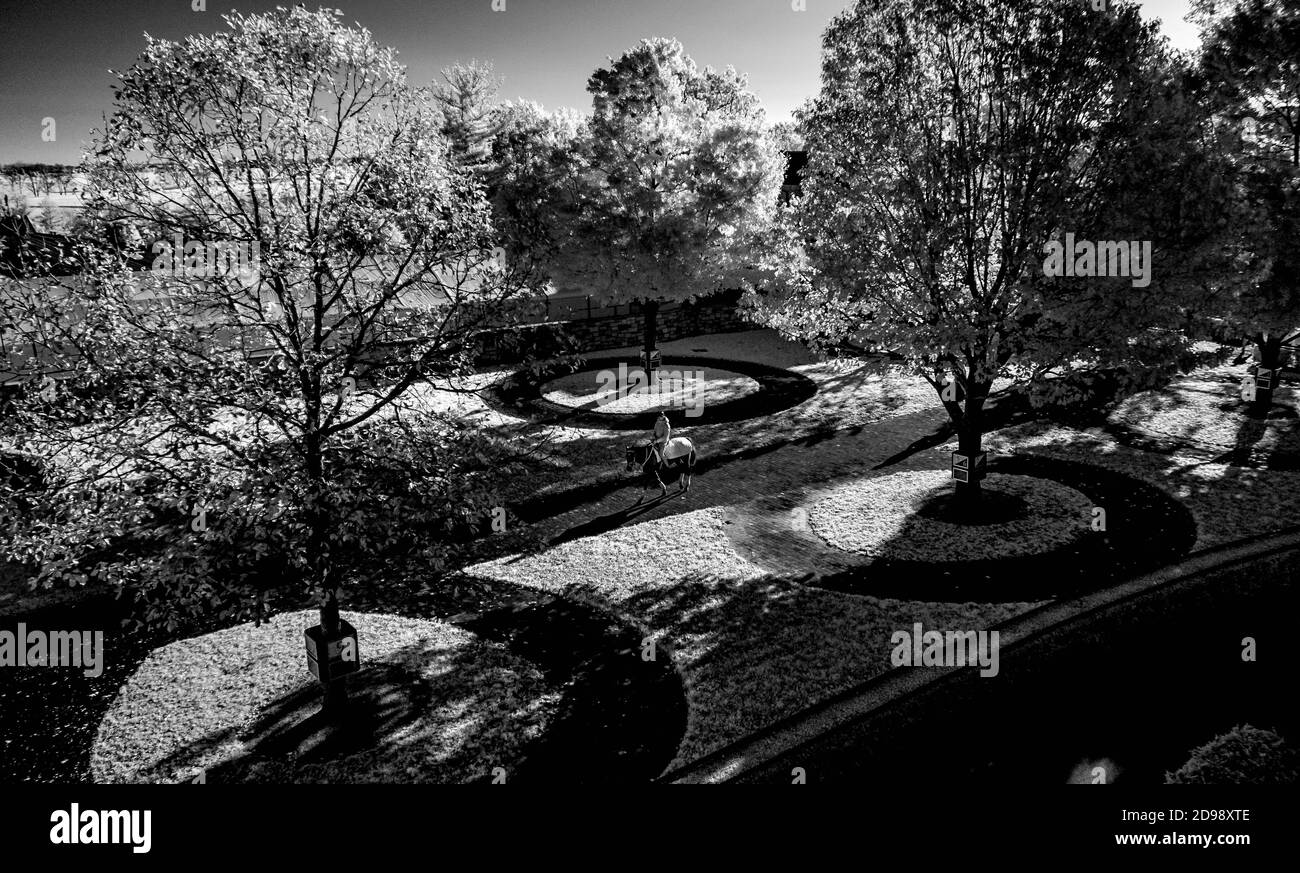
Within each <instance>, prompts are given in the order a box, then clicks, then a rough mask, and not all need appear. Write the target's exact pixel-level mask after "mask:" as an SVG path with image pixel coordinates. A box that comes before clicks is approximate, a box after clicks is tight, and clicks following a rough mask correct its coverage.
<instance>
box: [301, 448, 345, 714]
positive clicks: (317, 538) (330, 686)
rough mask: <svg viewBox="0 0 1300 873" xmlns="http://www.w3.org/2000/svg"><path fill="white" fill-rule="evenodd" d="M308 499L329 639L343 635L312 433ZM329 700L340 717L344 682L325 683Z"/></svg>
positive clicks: (312, 552) (314, 576)
mask: <svg viewBox="0 0 1300 873" xmlns="http://www.w3.org/2000/svg"><path fill="white" fill-rule="evenodd" d="M306 454H307V459H306V460H307V479H308V491H307V493H308V500H309V501H310V505H309V507H308V511H307V523H308V529H309V534H308V544H307V555H308V561H310V576H311V579H310V581H311V585H312V588H313V589H314V590H316V591H318V592H320V594H321V596H322V601H321V607H320V626H321V629H322V630H323V631H324V632H325V636H326V637H327V638H329V637H334V636H336V635H337V634H338V632H339V621H340V619H339V600H338V586H337V585H336V584H335V582H334V579H333V574H332V573H331V572H330V569H331V568H330V560H331V557H330V554H329V513H328V510H327V509H326V507H325V461H324V448H323V446H322V445H321V440H320V435H319V434H318V433H315V432H314V431H313V432H310V433H308V434H307V438H306ZM323 684H324V686H325V698H324V700H323V702H322V704H321V711H322V712H324V713H325V714H326V715H327V716H329V717H331V718H335V719H337V718H339V717H340V716H341V715H342V713H343V710H344V709H345V708H346V707H347V689H346V688H345V687H344V684H343V681H342V680H335V681H333V682H326V683H323Z"/></svg>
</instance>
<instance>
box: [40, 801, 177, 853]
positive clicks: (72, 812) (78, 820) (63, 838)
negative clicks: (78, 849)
mask: <svg viewBox="0 0 1300 873" xmlns="http://www.w3.org/2000/svg"><path fill="white" fill-rule="evenodd" d="M152 819H153V812H152V810H148V809H145V810H139V809H82V808H81V805H80V804H76V803H74V804H72V805H71V808H70V809H56V810H54V812H52V813H50V823H51V824H52V825H53V827H51V828H50V842H51V843H53V844H55V845H56V846H57V845H64V846H75V845H95V844H99V845H105V844H107V845H128V846H130V847H131V851H132V852H134V853H135V854H137V855H145V854H148V853H149V849H150V848H152V846H153V837H152V834H151V832H152V830H153V821H152Z"/></svg>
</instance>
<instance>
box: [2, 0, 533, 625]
mask: <svg viewBox="0 0 1300 873" xmlns="http://www.w3.org/2000/svg"><path fill="white" fill-rule="evenodd" d="M338 16H339V13H336V12H332V11H326V10H322V11H318V12H310V11H308V10H306V9H304V8H302V7H297V8H294V9H290V10H285V9H281V10H278V11H276V12H274V13H269V14H264V15H230V16H227V17H226V19H225V21H226V28H225V29H224V30H222V31H220V32H217V33H214V34H211V35H204V36H193V37H189V38H187V39H186V40H184V41H182V42H171V41H167V40H160V39H150V40H149V41H148V44H147V47H146V48H145V50H144V52H143V54H142V55H141V57H140V59H139V60H138V61H137V62H136V63H135V64H134V65H133V66H132V67H131V68H130V69H128V70H127V71H125V72H123V73H120V74H119V80H118V84H117V87H116V97H115V111H114V112H113V114H112V115H111V117H110V118H109V119H108V121H107V126H106V129H105V130H104V131H103V132H102V133H101V134H100V135H99V136H98V139H97V142H96V145H95V149H94V152H93V154H92V155H91V156H90V159H89V162H88V166H87V170H88V173H89V190H88V208H89V210H90V211H91V212H95V213H105V214H107V213H111V214H112V215H114V216H116V217H119V218H121V219H123V220H127V221H131V222H133V223H135V224H136V225H137V226H138V227H141V228H143V229H144V231H145V234H144V238H145V240H146V242H148V241H152V240H154V239H158V240H160V242H159V244H158V245H156V246H154V247H153V248H152V249H147V250H145V251H137V252H134V253H132V252H125V253H124V252H121V251H119V250H118V249H117V248H114V247H111V246H90V245H87V246H86V247H85V248H84V249H83V250H82V252H81V264H80V267H81V272H80V273H79V274H78V275H77V276H76V277H73V278H71V279H66V278H65V279H59V278H57V277H55V276H51V275H46V276H45V277H43V278H39V279H37V280H33V281H24V282H22V283H11V284H10V286H8V287H6V289H5V290H4V293H3V294H0V302H3V305H4V307H5V309H6V314H8V315H9V318H8V321H9V323H11V324H13V325H17V326H19V329H20V330H21V331H22V332H24V333H25V338H26V341H27V346H26V347H27V354H26V360H25V361H23V362H21V363H22V366H23V367H24V369H25V370H26V371H27V372H33V373H35V374H36V375H37V377H38V380H39V377H40V374H41V373H49V372H52V371H63V372H64V373H65V374H68V375H70V377H71V378H69V379H68V380H67V382H66V383H64V386H63V387H54V386H53V383H49V382H47V383H46V384H45V385H44V386H43V387H42V385H41V383H40V382H39V381H37V382H35V383H34V384H33V385H32V386H31V390H30V391H28V392H27V393H26V395H25V396H24V398H23V402H22V403H21V404H20V409H19V413H18V415H17V416H15V417H14V418H13V419H12V421H11V422H10V423H11V427H10V432H9V434H8V436H9V437H10V442H12V443H14V444H15V445H17V446H18V447H20V448H21V449H22V450H23V451H25V452H26V453H27V454H29V455H32V456H35V457H37V458H40V459H42V460H45V461H47V462H48V464H47V471H48V473H49V476H50V487H49V488H48V489H47V490H46V492H44V496H43V498H42V499H43V500H44V501H45V505H44V506H42V507H39V510H40V511H38V512H36V513H35V514H34V515H33V514H32V513H30V512H27V513H25V514H24V517H23V519H19V518H18V517H17V515H15V516H14V517H13V518H6V521H7V522H9V525H8V529H7V530H6V531H5V533H6V537H5V539H4V544H5V547H6V551H7V552H8V554H9V555H10V556H11V557H14V558H17V559H20V560H26V561H33V562H37V563H39V565H40V567H41V570H40V580H41V581H42V582H44V583H45V584H51V583H53V582H56V581H73V582H84V581H86V579H87V577H88V576H95V577H98V578H101V579H104V580H106V581H109V582H113V583H116V584H118V585H119V586H122V587H124V588H130V589H131V590H132V591H133V593H134V596H135V599H136V601H137V602H138V603H139V604H140V606H141V607H142V612H143V618H144V620H145V621H147V622H149V623H159V624H167V625H174V624H176V623H178V622H180V621H182V620H186V619H188V618H192V617H194V616H202V615H204V614H209V615H210V614H220V615H223V616H227V617H236V618H237V617H260V616H261V615H262V608H263V606H264V604H263V602H262V601H261V600H260V599H259V592H258V591H257V589H256V586H251V585H250V584H249V578H248V577H249V574H250V573H252V574H253V575H256V573H257V571H258V569H259V568H261V570H262V571H263V572H264V573H265V572H272V573H278V574H286V575H288V576H289V577H290V578H288V579H285V580H284V581H287V582H291V583H302V584H305V586H306V587H307V589H308V590H311V591H314V592H316V593H317V594H318V595H319V597H320V601H321V604H322V607H321V620H322V625H323V626H324V627H325V629H326V631H327V632H331V633H332V632H334V631H336V630H337V628H338V625H339V612H338V594H339V589H340V586H341V585H343V584H344V583H345V582H346V581H349V579H355V578H357V576H358V575H359V574H360V573H362V572H363V570H364V568H365V565H366V562H367V561H371V560H382V559H383V558H384V557H385V556H386V555H388V554H390V553H391V551H392V550H394V549H396V548H398V547H400V546H412V547H413V548H417V549H425V550H426V551H427V555H426V557H427V558H428V560H429V562H430V563H429V566H430V569H431V571H436V569H437V563H436V561H437V557H438V555H439V552H438V551H437V550H438V548H439V546H440V544H439V542H438V539H439V536H440V535H445V534H447V533H449V531H448V530H447V527H448V526H449V525H450V526H454V520H455V519H457V518H460V519H462V520H464V519H468V518H471V517H472V516H473V515H474V514H476V513H477V512H479V511H483V512H486V511H487V510H486V509H484V508H483V503H484V500H485V499H486V489H485V488H484V487H483V484H482V477H480V476H478V475H477V474H476V473H475V472H474V467H473V463H472V462H473V460H474V459H475V458H477V459H478V460H479V461H480V462H482V461H486V460H487V459H486V458H485V457H484V448H483V446H482V445H473V444H472V443H473V442H474V437H473V435H472V434H467V433H465V428H464V425H463V424H461V423H457V422H455V421H452V420H429V421H424V422H413V421H412V420H411V417H410V407H409V406H407V407H405V409H402V408H399V407H401V406H402V405H401V404H400V403H399V401H400V400H401V399H402V398H403V397H404V396H406V395H407V394H408V389H411V388H412V387H413V386H415V385H416V384H417V383H420V382H423V381H425V380H429V379H438V378H454V377H455V376H457V375H458V374H460V373H463V372H464V371H466V369H467V368H468V367H469V365H470V359H471V356H472V352H473V334H474V331H475V329H476V326H477V325H478V323H479V321H480V320H482V319H486V318H491V317H493V316H494V315H495V314H496V313H497V312H498V311H499V310H501V309H502V308H503V307H505V306H506V304H508V303H510V302H511V301H513V300H514V299H515V298H517V297H518V296H519V294H521V293H522V291H521V290H520V288H519V287H518V285H517V284H516V283H514V282H512V281H511V280H510V277H509V276H508V275H506V274H505V273H504V272H503V271H502V270H501V269H500V267H499V266H498V265H497V263H496V261H495V259H493V258H492V256H491V253H492V251H493V250H494V249H495V248H496V247H497V246H498V245H499V242H500V241H499V238H498V237H497V235H496V233H495V231H494V228H493V225H492V222H491V220H490V218H491V208H490V205H489V204H488V202H487V200H486V197H485V196H484V194H483V190H482V186H481V185H480V184H479V183H478V182H477V181H475V180H474V179H473V177H472V176H471V174H470V172H469V171H468V170H467V169H465V168H464V167H462V166H460V164H459V162H458V161H457V160H455V158H454V155H453V153H452V148H451V146H450V145H449V144H448V143H447V141H446V140H445V138H444V136H443V135H442V133H441V132H440V122H441V118H440V115H439V113H438V112H437V111H436V110H435V109H434V107H432V106H431V105H430V102H429V99H428V95H427V94H425V93H421V92H417V91H415V90H413V89H411V88H409V87H408V86H407V85H406V83H405V74H404V71H403V69H402V67H401V66H399V64H398V63H397V60H396V57H395V53H394V52H393V51H392V50H391V49H388V48H385V47H382V46H380V45H378V44H376V43H375V42H374V41H373V39H372V38H371V36H370V34H369V33H368V32H366V31H364V30H357V29H352V28H349V27H346V26H344V25H343V24H342V23H341V22H340V20H339V17H338ZM174 179H175V180H180V183H179V184H173V183H172V181H171V180H174ZM178 235H179V236H180V238H181V240H182V242H183V246H182V247H181V248H178V249H171V250H169V248H168V244H170V243H171V242H172V241H173V240H175V239H176V238H177V236H178ZM231 252H238V253H243V254H244V255H245V256H246V258H247V260H246V261H245V262H243V263H242V264H240V265H239V266H242V267H244V268H246V269H243V270H237V269H231V268H230V266H231V265H230V264H229V263H228V261H227V260H226V259H225V258H222V257H214V255H218V256H219V255H221V254H226V253H231ZM141 259H144V262H146V263H150V264H151V265H152V269H143V270H142V269H138V268H139V267H140V266H141V265H142V264H141ZM160 259H165V260H160ZM133 267H135V269H133ZM159 267H161V268H162V269H157V268H159ZM47 272H53V271H47ZM417 432H418V435H419V438H420V440H421V441H420V442H419V443H418V444H416V443H413V442H412V441H411V440H410V439H406V438H405V437H406V436H408V435H411V434H415V433H417ZM467 443H469V444H468V445H467ZM464 459H469V460H470V462H471V463H470V464H469V465H468V466H465V465H460V461H461V460H464ZM11 496H12V495H11ZM27 498H30V495H27ZM27 508H28V509H31V506H30V505H28V506H27ZM430 524H438V525H440V527H439V528H438V529H435V530H428V529H427V528H428V526H429V525H430ZM417 534H426V535H429V534H431V535H432V536H431V537H430V536H426V537H425V538H424V539H420V537H419V536H417ZM141 541H147V542H148V543H149V544H151V546H152V547H151V548H144V549H139V548H137V549H134V550H131V549H126V550H125V551H124V549H123V548H119V547H118V546H121V545H122V544H123V543H131V542H135V543H139V542H141ZM249 551H253V552H254V554H253V555H252V556H251V558H252V561H253V564H252V565H251V566H249V565H248V564H247V563H245V564H243V565H241V566H240V567H238V568H232V567H230V566H229V565H230V563H231V560H230V559H231V554H232V553H240V554H243V555H245V556H247V553H248V552H249ZM268 567H270V568H272V569H271V570H269V571H268V570H266V568H268Z"/></svg>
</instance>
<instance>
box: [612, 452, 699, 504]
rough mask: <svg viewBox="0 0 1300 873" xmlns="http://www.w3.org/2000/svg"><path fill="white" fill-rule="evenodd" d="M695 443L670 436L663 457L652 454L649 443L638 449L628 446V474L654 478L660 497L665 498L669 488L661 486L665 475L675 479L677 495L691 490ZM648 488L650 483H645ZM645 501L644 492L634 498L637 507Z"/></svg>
mask: <svg viewBox="0 0 1300 873" xmlns="http://www.w3.org/2000/svg"><path fill="white" fill-rule="evenodd" d="M695 460H696V452H695V443H693V442H691V441H690V440H689V439H687V438H686V437H673V438H672V439H671V440H669V441H668V445H666V446H664V448H663V457H662V458H660V457H657V456H656V455H655V450H654V447H653V446H652V445H651V444H650V443H645V444H644V445H639V446H628V447H627V472H629V473H635V472H637V470H638V469H639V470H640V472H641V473H642V474H643V475H645V476H647V477H649V478H652V479H654V481H655V482H658V483H659V496H660V497H666V496H667V495H668V486H667V485H665V484H664V479H663V477H664V475H665V474H666V475H667V476H669V477H670V478H671V477H677V492H678V493H679V494H680V493H683V492H687V491H690V490H691V474H692V473H693V472H694V471H695ZM649 487H650V482H649V481H647V482H646V488H649ZM643 500H645V491H642V492H641V496H640V497H639V498H638V499H637V501H636V502H637V505H640V504H641V502H642V501H643Z"/></svg>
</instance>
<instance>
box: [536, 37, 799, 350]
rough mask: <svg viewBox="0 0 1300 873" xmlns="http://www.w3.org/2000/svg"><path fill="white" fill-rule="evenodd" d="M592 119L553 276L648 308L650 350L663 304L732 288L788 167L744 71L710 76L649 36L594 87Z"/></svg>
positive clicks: (562, 217)
mask: <svg viewBox="0 0 1300 873" xmlns="http://www.w3.org/2000/svg"><path fill="white" fill-rule="evenodd" d="M587 90H588V91H589V92H590V93H591V95H592V111H591V115H590V117H589V118H588V120H587V122H586V124H585V126H584V127H583V129H582V130H581V131H580V135H579V137H578V138H577V141H576V142H575V143H574V146H575V148H574V149H573V151H572V153H571V155H570V158H569V160H568V161H567V162H565V163H564V165H563V166H561V167H558V168H556V169H557V172H558V173H559V175H560V177H561V178H562V179H563V181H561V182H559V183H556V184H555V186H554V187H555V188H556V190H560V191H566V192H569V193H570V195H571V196H570V197H568V199H566V200H563V201H561V202H559V204H558V206H557V209H556V210H555V216H556V220H557V227H556V230H555V231H554V234H553V238H554V240H555V241H556V243H557V245H556V254H555V257H554V258H553V259H552V263H551V275H552V276H553V277H554V278H555V279H556V281H557V283H559V284H561V285H569V286H574V287H580V288H585V289H588V290H589V292H590V293H593V294H595V295H597V296H601V297H603V298H605V299H606V300H609V301H611V302H615V303H622V302H629V301H636V302H639V303H640V304H641V306H642V311H643V313H644V316H645V351H646V353H647V355H649V354H650V353H651V352H653V351H654V350H655V349H656V345H657V343H656V325H657V320H656V319H657V312H658V307H659V304H660V301H663V300H687V299H692V298H695V297H697V296H700V295H705V294H709V293H712V292H714V291H717V290H720V289H721V288H722V287H724V285H725V284H726V282H727V280H728V279H730V278H733V277H734V276H736V275H737V274H738V273H739V272H740V271H742V270H743V269H744V268H745V267H747V266H748V259H749V256H750V251H751V246H752V243H753V240H754V238H755V237H756V235H757V234H758V233H760V232H761V231H762V230H763V229H764V228H765V227H766V225H767V223H768V222H769V221H770V218H771V215H772V212H773V208H774V205H775V203H776V199H777V196H778V194H779V193H780V188H781V181H782V173H783V170H784V159H783V156H782V155H781V153H780V150H779V149H778V147H777V145H776V143H775V141H774V139H773V138H772V137H771V136H770V135H769V132H768V129H767V126H766V123H765V121H764V113H763V110H762V108H761V106H760V105H759V103H758V100H757V98H755V97H754V95H753V94H751V93H750V92H749V91H748V90H747V85H746V80H745V79H744V77H742V76H741V75H739V74H738V73H736V72H735V71H734V70H733V69H731V68H727V69H726V70H723V71H718V70H714V69H712V68H705V69H704V70H700V69H699V68H698V67H696V65H695V62H694V61H692V60H691V59H690V58H689V57H688V56H687V55H686V53H685V52H684V50H683V49H682V46H681V44H680V43H678V42H677V41H676V40H667V39H653V40H645V41H643V42H641V43H640V44H639V45H637V46H636V47H635V48H633V49H631V50H629V51H628V52H626V53H625V54H624V55H623V56H622V57H620V58H619V59H618V60H611V63H610V65H609V66H608V67H605V68H603V69H600V70H597V71H596V72H595V73H594V74H593V75H592V77H591V79H590V81H589V82H588V84H587Z"/></svg>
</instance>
